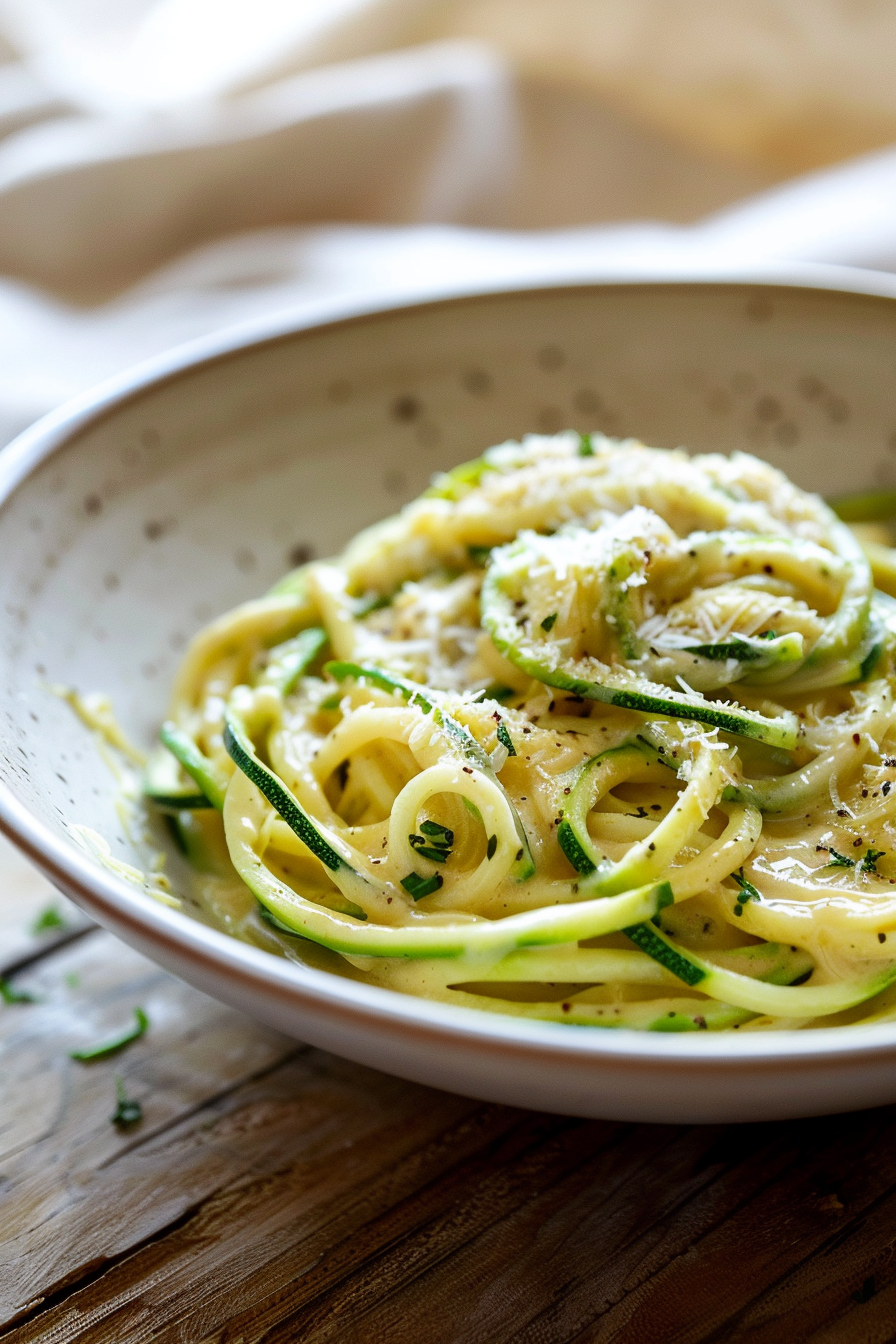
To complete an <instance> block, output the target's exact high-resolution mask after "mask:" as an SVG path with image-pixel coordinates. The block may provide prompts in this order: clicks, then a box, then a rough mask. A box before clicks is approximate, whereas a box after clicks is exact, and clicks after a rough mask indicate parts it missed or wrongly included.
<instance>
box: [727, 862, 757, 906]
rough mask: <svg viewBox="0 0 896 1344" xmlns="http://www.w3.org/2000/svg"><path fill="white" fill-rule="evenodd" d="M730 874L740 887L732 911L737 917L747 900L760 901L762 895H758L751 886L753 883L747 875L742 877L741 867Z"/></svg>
mask: <svg viewBox="0 0 896 1344" xmlns="http://www.w3.org/2000/svg"><path fill="white" fill-rule="evenodd" d="M731 876H732V877H733V878H734V880H735V882H736V883H737V885H738V886H739V887H740V894H739V895H738V898H737V904H736V905H735V907H734V913H735V914H736V915H737V916H738V918H739V917H740V916H741V915H742V914H743V912H744V906H745V905H746V903H747V901H761V900H762V897H761V896H760V895H759V892H758V891H757V890H756V888H755V887H754V886H753V883H752V882H751V881H750V879H749V878H748V877H744V870H743V868H738V870H737V872H736V873H732V874H731Z"/></svg>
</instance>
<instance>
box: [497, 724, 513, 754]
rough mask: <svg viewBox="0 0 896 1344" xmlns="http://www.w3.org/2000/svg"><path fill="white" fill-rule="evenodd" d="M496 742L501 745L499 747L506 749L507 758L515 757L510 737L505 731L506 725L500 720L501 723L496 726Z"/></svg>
mask: <svg viewBox="0 0 896 1344" xmlns="http://www.w3.org/2000/svg"><path fill="white" fill-rule="evenodd" d="M498 741H499V742H500V743H501V746H502V747H506V748H507V755H508V756H515V755H516V747H515V746H514V745H513V738H512V737H511V736H510V733H509V732H508V731H507V724H506V723H505V722H504V720H503V719H502V720H501V722H500V723H499V724H498Z"/></svg>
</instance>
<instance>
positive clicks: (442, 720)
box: [324, 662, 535, 882]
mask: <svg viewBox="0 0 896 1344" xmlns="http://www.w3.org/2000/svg"><path fill="white" fill-rule="evenodd" d="M324 671H325V672H328V673H329V674H330V676H331V677H333V679H334V681H345V680H346V679H347V678H349V677H353V678H355V679H356V680H359V679H360V678H362V677H364V678H366V680H367V681H369V682H370V683H371V684H372V685H374V686H378V687H379V688H380V690H383V691H391V692H392V693H393V694H398V695H401V696H403V697H404V699H405V700H406V701H407V702H408V704H409V705H416V706H417V707H418V708H419V709H422V710H423V713H424V714H432V716H433V722H434V723H436V724H438V726H439V727H440V728H442V729H443V730H444V732H445V734H446V736H447V737H448V738H449V740H450V742H451V744H452V746H454V747H455V748H456V750H457V751H458V752H459V753H460V755H461V756H463V758H464V759H465V760H467V761H469V763H470V765H473V766H475V767H476V769H477V770H480V771H481V772H482V773H483V774H484V775H485V776H486V778H487V779H489V780H490V781H491V783H492V784H494V785H496V787H497V788H499V789H500V790H501V792H502V794H503V795H504V797H505V798H506V800H507V803H508V805H509V807H510V811H511V815H512V816H513V824H514V828H515V830H516V833H517V837H518V839H519V842H520V852H519V854H518V855H517V857H516V859H515V860H514V862H513V865H512V867H511V870H510V871H511V872H512V873H513V875H514V877H515V878H516V880H517V881H518V882H525V881H527V880H528V878H530V877H532V876H533V875H534V873H535V862H534V860H533V858H532V850H531V847H530V845H529V837H528V836H527V835H526V831H525V828H524V826H523V823H522V821H521V819H520V815H519V812H518V811H517V809H516V808H515V807H514V805H513V801H512V799H511V798H510V796H509V794H508V793H507V790H506V789H505V788H504V785H503V784H502V783H501V781H500V780H499V779H498V776H497V774H496V773H495V769H494V767H493V765H492V763H491V759H490V758H489V755H488V752H486V751H485V750H483V748H482V747H481V746H480V745H479V743H478V742H477V741H476V739H475V737H474V736H473V734H472V733H470V732H468V731H467V729H466V728H464V726H463V725H462V724H460V723H458V722H457V720H456V719H454V718H452V717H451V715H450V714H448V713H447V712H446V711H445V710H444V709H442V708H441V707H440V706H439V705H437V704H436V701H435V697H434V696H433V695H432V692H431V691H427V689H426V687H425V686H418V685H417V684H416V682H413V681H406V680H405V679H404V678H403V677H399V676H397V675H395V674H394V673H392V672H386V671H384V670H383V669H382V668H379V667H370V666H366V665H362V664H360V663H348V662H332V663H327V664H326V666H325V667H324ZM515 754H516V753H515V752H514V755H515Z"/></svg>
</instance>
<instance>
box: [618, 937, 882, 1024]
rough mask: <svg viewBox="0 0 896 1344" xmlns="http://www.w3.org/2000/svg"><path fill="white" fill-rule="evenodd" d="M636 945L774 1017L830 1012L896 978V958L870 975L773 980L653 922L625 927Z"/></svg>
mask: <svg viewBox="0 0 896 1344" xmlns="http://www.w3.org/2000/svg"><path fill="white" fill-rule="evenodd" d="M623 932H624V933H625V935H626V937H628V938H630V939H631V941H632V942H633V943H634V944H635V946H636V947H638V948H640V949H641V951H642V952H646V953H647V955H648V956H649V957H653V958H654V959H655V960H656V961H658V962H660V964H661V965H663V966H665V967H666V969H667V970H668V971H671V972H672V974H673V975H675V976H677V977H678V979H679V980H682V981H683V982H684V983H685V984H686V985H689V986H690V987H691V988H692V989H699V990H700V991H701V992H702V993H704V994H708V995H710V997H711V998H714V999H719V1000H721V1001H723V1002H725V1003H730V1004H732V1005H733V1006H734V1007H735V1008H745V1009H749V1010H750V1011H751V1012H754V1013H761V1014H764V1015H769V1016H772V1017H797V1018H798V1017H803V1018H809V1017H827V1016H830V1014H831V1013H840V1012H843V1011H844V1010H845V1009H846V1008H854V1007H855V1006H856V1004H859V1003H864V1002H865V1000H866V999H871V998H873V997H874V996H875V994H879V993H880V992H881V990H884V989H886V988H887V986H888V985H891V984H893V982H894V981H896V961H893V962H891V963H890V965H889V966H887V967H886V968H885V969H884V970H882V971H877V972H876V973H875V974H874V975H872V976H869V977H868V978H867V979H866V980H851V981H850V980H847V981H841V982H840V983H839V984H834V985H811V984H809V985H799V986H795V985H771V984H767V983H765V982H762V981H756V980H753V979H751V978H750V977H749V976H746V975H740V974H739V973H738V972H736V971H728V970H724V969H722V968H721V967H719V966H714V965H713V963H712V962H710V961H706V960H704V958H703V957H700V956H698V955H697V953H696V952H690V951H688V950H687V949H686V948H683V947H681V946H679V945H677V944H675V943H673V942H672V940H671V939H670V938H668V937H667V936H666V934H664V933H662V932H661V931H660V930H659V929H657V928H655V927H654V926H653V925H651V924H647V923H642V924H639V925H636V926H634V927H632V928H627V929H624V930H623Z"/></svg>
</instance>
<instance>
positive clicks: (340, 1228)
mask: <svg viewBox="0 0 896 1344" xmlns="http://www.w3.org/2000/svg"><path fill="white" fill-rule="evenodd" d="M16 983H17V985H18V986H19V987H21V988H23V989H28V990H30V991H32V992H33V993H34V994H35V995H36V996H38V997H39V999H40V1002H39V1003H35V1004H31V1005H28V1004H23V1005H16V1006H9V1007H0V1052H2V1055H0V1057H2V1075H0V1080H2V1081H0V1204H2V1219H0V1335H2V1339H3V1344H36V1342H37V1341H40V1344H121V1341H124V1340H127V1341H128V1344H131V1341H134V1342H135V1344H139V1342H140V1341H144V1340H145V1341H149V1340H153V1341H162V1342H163V1344H164V1342H165V1341H170V1344H174V1341H177V1344H225V1342H226V1344H236V1342H237V1341H239V1342H240V1344H255V1342H256V1341H259V1342H260V1341H261V1340H264V1341H265V1344H276V1342H277V1341H283V1344H286V1341H290V1344H292V1341H302V1344H325V1342H327V1344H329V1342H334V1344H370V1341H374V1340H375V1341H377V1344H380V1342H382V1344H491V1341H500V1342H501V1344H503V1342H504V1341H505V1340H508V1341H509V1340H511V1339H512V1340H513V1341H514V1344H585V1342H586V1341H587V1342H588V1344H603V1342H607V1344H609V1342H612V1344H646V1342H647V1341H649V1342H650V1344H653V1341H654V1340H656V1341H658V1344H659V1342H661V1344H741V1342H743V1344H746V1342H747V1341H750V1344H778V1342H779V1341H780V1340H782V1339H786V1340H787V1341H788V1344H790V1342H791V1341H792V1342H793V1344H802V1341H806V1342H807V1344H809V1342H810V1341H811V1344H859V1342H860V1341H861V1342H862V1344H864V1341H877V1340H880V1341H884V1340H890V1339H891V1338H892V1337H893V1328H894V1325H896V1255H894V1253H893V1252H894V1242H896V1142H894V1140H896V1111H894V1109H893V1108H888V1109H883V1110H878V1111H871V1112H866V1113H864V1114H860V1115H855V1116H847V1117H835V1118H832V1119H827V1120H814V1121H803V1122H796V1123H793V1124H782V1125H756V1126H743V1127H737V1126H731V1127H728V1128H696V1127H695V1128H689V1129H688V1128H673V1127H668V1128H663V1127H660V1126H634V1125H621V1124H610V1123H600V1122H585V1121H578V1120H570V1119H565V1118H563V1117H558V1116H544V1115H538V1114H534V1113H527V1112H520V1111H514V1110H511V1109H509V1108H502V1107H497V1106H485V1105H481V1104H478V1103H475V1102H471V1101H468V1100H464V1099H463V1098H458V1097H451V1096H447V1095H445V1094H442V1093H438V1092H435V1091H431V1090H428V1089H425V1088H422V1087H416V1086H413V1085H411V1084H408V1083H404V1082H401V1081H399V1080H395V1079H390V1078H387V1077H385V1076H383V1075H381V1074H377V1073H374V1072H372V1071H370V1070H366V1069H363V1068H360V1067H358V1066H355V1065H351V1064H348V1063H344V1062H341V1061H339V1060H336V1059H333V1058H332V1057H330V1056H327V1055H325V1054H323V1053H321V1052H318V1051H315V1050H310V1049H307V1048H305V1047H302V1046H299V1045H297V1044H296V1043H295V1042H293V1041H290V1040H287V1039H285V1038H283V1037H281V1036H279V1035H278V1034H277V1033H276V1032H272V1031H270V1030H268V1029H267V1028H264V1027H260V1026H258V1025H256V1024H254V1023H252V1022H250V1021H248V1020H247V1019H245V1018H243V1017H242V1016H241V1015H239V1014H237V1013H235V1012H232V1011H231V1010H229V1009H227V1008H224V1007H222V1006H221V1005H218V1004H216V1003H215V1002H213V1001H212V1000H209V999H207V998H205V997H204V996H203V995H201V994H198V993H197V992H196V991H194V990H192V989H190V988H189V987H187V986H184V985H181V984H179V983H178V982H176V981H174V980H173V979H172V978H171V977H170V976H168V975H166V974H165V973H164V972H162V971H160V970H158V969H157V968H156V967H155V966H153V965H152V964H151V963H149V962H147V961H146V960H145V959H143V958H142V957H140V956H138V955H137V954H136V953H134V952H131V951H130V950H128V949H126V948H123V947H122V946H121V945H120V944H119V943H117V942H116V941H115V940H114V939H112V938H111V937H110V936H108V935H106V934H105V933H101V932H100V931H98V930H95V931H93V932H91V933H89V934H88V935H87V936H86V937H84V938H83V939H82V940H81V941H79V942H77V943H73V944H71V945H70V946H67V947H64V948H57V949H55V950H49V951H47V952H46V953H45V955H43V956H39V957H38V958H37V959H36V960H35V961H34V962H33V964H31V965H30V966H28V967H27V968H25V969H24V970H23V971H22V972H21V973H20V974H19V975H18V976H17V979H16ZM137 1004H139V1005H140V1006H142V1007H144V1008H145V1009H146V1010H147V1012H148V1013H149V1016H150V1020H151V1027H150V1030H149V1032H148V1033H147V1035H146V1036H145V1037H144V1038H143V1039H142V1040H140V1041H139V1042H137V1043H135V1044H134V1045H132V1046H130V1047H129V1048H128V1050H127V1051H126V1052H124V1053H123V1054H121V1055H119V1056H117V1057H115V1058H114V1059H109V1060H103V1061H98V1062H97V1063H95V1064H92V1065H81V1064H78V1063H76V1062H74V1061H72V1060H71V1059H69V1058H68V1051H69V1050H70V1049H71V1048H73V1047H74V1046H77V1045H83V1044H85V1043H88V1042H94V1041H97V1040H100V1039H103V1038H105V1037H107V1036H108V1035H110V1034H112V1033H114V1032H115V1031H116V1030H118V1029H120V1028H121V1027H123V1026H125V1025H126V1024H127V1022H128V1021H129V1019H130V1016H131V1014H132V1011H133V1008H134V1007H135V1006H136V1005H137ZM116 1076H121V1077H123V1079H124V1080H125V1085H126V1088H127V1091H128V1093H129V1094H130V1095H132V1096H135V1097H137V1098H138V1099H140V1100H141V1102H142V1104H143V1106H144V1111H145V1119H144V1121H143V1123H142V1124H141V1125H140V1126H139V1127H138V1128H136V1129H135V1130H132V1131H130V1132H124V1133H122V1132H119V1131H118V1130H117V1129H116V1128H115V1127H114V1126H113V1125H112V1124H111V1123H110V1120H109V1117H110V1114H111V1111H112V1107H113V1105H114V1080H115V1077H116Z"/></svg>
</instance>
